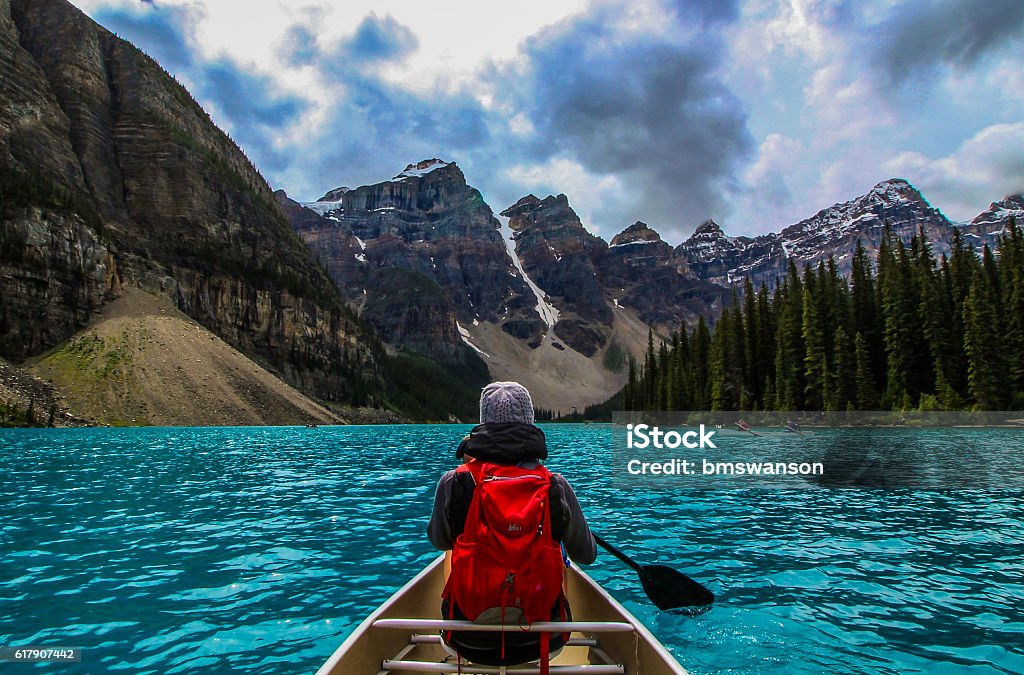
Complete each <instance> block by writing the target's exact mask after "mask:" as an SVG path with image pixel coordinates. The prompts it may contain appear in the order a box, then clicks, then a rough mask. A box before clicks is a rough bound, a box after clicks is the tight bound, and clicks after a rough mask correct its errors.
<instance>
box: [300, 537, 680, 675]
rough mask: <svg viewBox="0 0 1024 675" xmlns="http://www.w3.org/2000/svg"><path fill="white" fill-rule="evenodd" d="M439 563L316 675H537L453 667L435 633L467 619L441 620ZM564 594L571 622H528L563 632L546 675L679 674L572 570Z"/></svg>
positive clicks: (519, 669)
mask: <svg viewBox="0 0 1024 675" xmlns="http://www.w3.org/2000/svg"><path fill="white" fill-rule="evenodd" d="M443 562H444V556H443V555H441V556H439V557H438V558H437V559H435V560H434V561H433V562H431V563H430V564H429V565H427V567H426V568H425V569H424V570H423V571H421V572H420V573H419V574H417V575H416V576H415V577H414V578H413V579H412V580H411V581H409V583H407V584H406V585H405V586H403V587H402V588H400V589H399V590H398V591H397V592H396V593H395V594H394V595H392V596H391V598H390V599H389V600H388V601H387V602H385V603H384V604H383V605H381V606H380V607H378V608H377V609H376V610H375V611H374V612H373V613H371V614H370V616H368V617H367V618H366V619H365V620H364V621H363V622H362V624H360V625H359V627H358V628H356V629H355V631H353V632H352V634H351V635H349V637H348V638H347V639H346V640H345V641H344V642H343V643H342V644H341V646H340V647H338V648H337V650H335V652H334V653H333V654H332V655H331V657H330V658H329V659H328V660H327V662H326V663H325V664H324V665H323V666H322V667H321V668H320V670H318V671H317V675H364V674H365V675H378V674H384V673H388V674H391V675H406V674H407V673H463V674H464V675H471V674H478V675H490V674H494V675H500V674H502V673H507V674H508V675H529V674H536V673H539V672H540V669H539V667H538V665H537V664H536V663H533V664H526V665H523V666H506V667H504V669H502V668H501V667H499V666H478V665H467V664H466V662H465V661H463V663H462V665H461V670H460V666H459V664H458V663H457V662H456V659H455V657H454V656H451V655H450V654H449V652H447V651H446V650H445V649H444V648H443V647H442V645H441V638H440V631H442V630H446V629H455V628H465V627H466V625H467V624H469V622H462V621H445V620H442V618H441V613H440V598H441V589H442V587H443V586H444V566H443ZM566 596H567V597H568V599H569V606H570V607H572V613H573V619H574V620H573V621H571V622H558V623H556V622H550V623H535V624H534V625H533V626H532V628H531V629H532V630H540V629H544V628H547V629H550V630H553V631H554V632H569V633H570V640H569V642H568V643H567V645H566V646H565V647H564V648H563V649H562V651H561V652H560V653H559V654H558V655H557V656H556V657H555V658H553V659H552V660H551V669H550V672H551V675H575V674H579V675H583V674H589V675H615V674H623V675H686V670H684V669H683V667H682V666H681V665H679V662H678V661H676V659H675V658H674V657H673V656H672V655H671V654H670V653H669V652H668V650H667V649H665V646H664V645H662V644H661V643H660V642H659V641H658V639H657V638H655V637H654V635H652V634H651V632H650V631H649V630H647V628H645V627H644V625H643V624H641V623H640V621H639V620H637V618H636V617H634V616H633V615H632V614H630V613H629V611H627V610H626V608H625V607H623V606H622V605H621V604H619V602H618V601H616V600H615V598H613V597H612V596H611V595H609V594H608V592H607V591H605V590H604V589H603V588H601V587H600V586H599V585H598V584H597V583H596V582H595V581H594V580H593V579H591V578H590V577H589V576H587V574H586V573H584V572H583V571H582V570H580V569H579V568H578V567H577V566H575V565H574V566H572V567H571V568H569V570H568V574H567V575H566ZM469 625H473V624H469ZM494 628H497V627H496V626H495V627H494ZM474 629H475V630H479V629H480V627H479V626H474ZM506 629H507V627H506ZM516 630H518V628H516Z"/></svg>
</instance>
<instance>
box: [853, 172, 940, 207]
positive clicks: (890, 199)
mask: <svg viewBox="0 0 1024 675" xmlns="http://www.w3.org/2000/svg"><path fill="white" fill-rule="evenodd" d="M861 200H863V201H864V202H867V203H869V204H871V203H874V204H883V205H885V206H892V205H895V204H899V203H901V202H924V201H925V199H924V197H922V196H921V192H920V191H919V190H918V189H917V188H916V187H914V186H913V185H911V184H910V183H909V182H907V180H906V179H904V178H890V179H889V180H884V181H882V182H881V183H879V184H878V185H875V186H874V187H873V188H871V190H870V191H869V192H868V193H867V194H866V195H864V197H862V198H861V199H860V200H856V199H855V200H854V202H855V203H856V202H858V201H861Z"/></svg>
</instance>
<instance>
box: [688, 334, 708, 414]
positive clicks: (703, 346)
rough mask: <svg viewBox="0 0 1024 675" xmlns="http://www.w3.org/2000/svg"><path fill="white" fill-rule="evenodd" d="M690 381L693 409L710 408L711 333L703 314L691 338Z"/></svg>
mask: <svg viewBox="0 0 1024 675" xmlns="http://www.w3.org/2000/svg"><path fill="white" fill-rule="evenodd" d="M690 345H691V350H690V352H691V355H692V356H691V358H690V370H691V375H690V381H691V382H692V383H693V384H692V396H693V409H694V410H708V409H709V408H710V407H711V373H710V368H709V360H710V356H711V333H710V331H709V330H708V325H707V323H706V322H705V321H704V317H703V316H701V317H700V318H699V319H698V320H697V326H696V327H695V328H694V329H693V335H692V336H691V338H690Z"/></svg>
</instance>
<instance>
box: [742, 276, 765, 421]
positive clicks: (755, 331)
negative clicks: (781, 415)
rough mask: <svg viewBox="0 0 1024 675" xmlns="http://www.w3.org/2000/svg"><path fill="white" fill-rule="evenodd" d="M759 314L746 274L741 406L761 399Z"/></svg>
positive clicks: (752, 286)
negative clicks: (742, 396) (742, 401)
mask: <svg viewBox="0 0 1024 675" xmlns="http://www.w3.org/2000/svg"><path fill="white" fill-rule="evenodd" d="M759 320H760V314H759V313H758V311H757V296H756V295H755V294H754V285H753V284H752V283H750V277H749V276H748V277H747V278H746V279H745V280H744V282H743V340H744V342H743V364H744V370H743V391H744V395H745V401H744V405H743V408H744V409H747V408H754V407H756V406H757V404H758V402H759V401H760V400H761V384H762V382H761V381H762V378H763V376H762V375H761V368H762V364H763V363H764V358H763V357H762V356H761V353H760V338H761V335H760V327H759V326H758V321H759Z"/></svg>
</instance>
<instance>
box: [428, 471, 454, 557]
mask: <svg viewBox="0 0 1024 675" xmlns="http://www.w3.org/2000/svg"><path fill="white" fill-rule="evenodd" d="M454 478H455V472H454V471H449V472H447V473H445V474H444V475H443V476H441V480H439V481H438V482H437V491H436V492H435V493H434V510H433V512H432V513H431V514H430V522H429V523H427V536H428V537H429V538H430V543H431V544H433V545H434V546H435V547H436V548H438V549H440V550H442V551H447V550H450V549H451V547H452V527H451V524H450V523H449V522H448V508H449V506H450V505H451V499H452V480H453V479H454Z"/></svg>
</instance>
